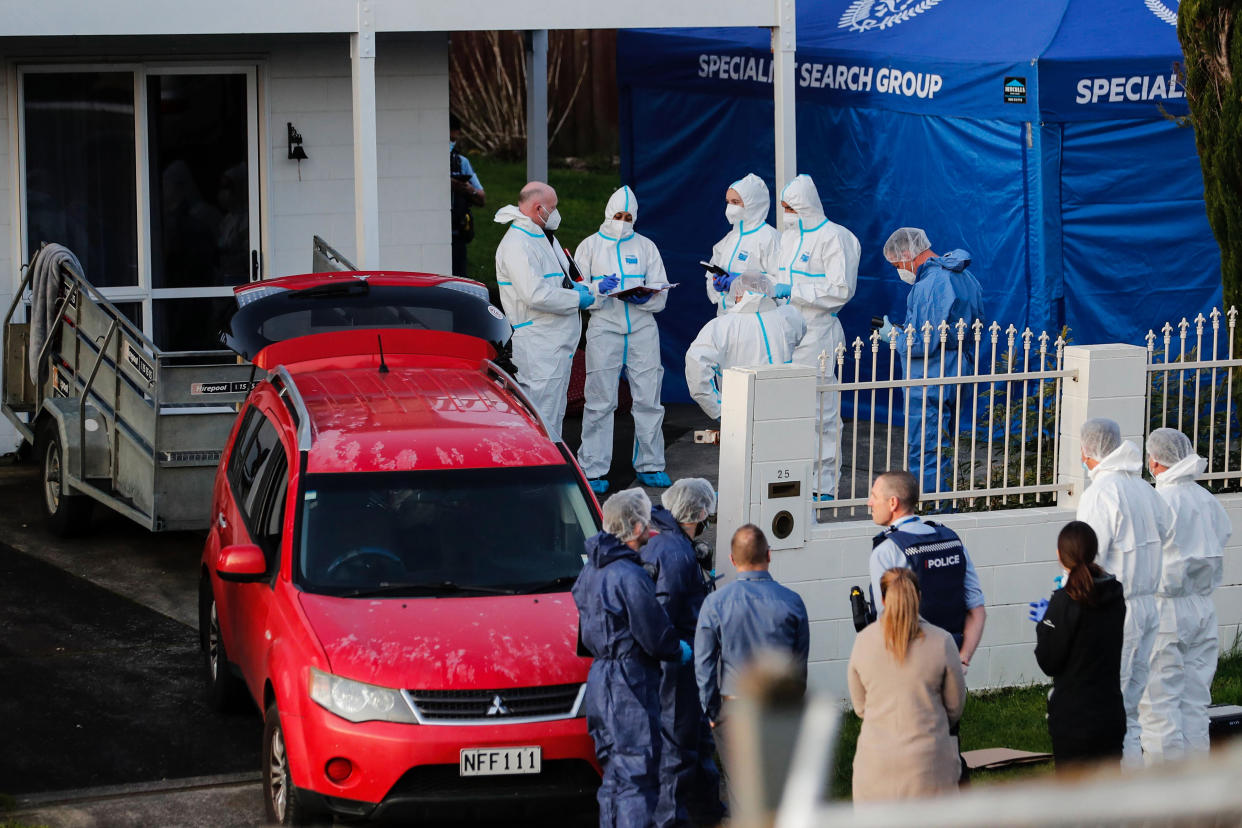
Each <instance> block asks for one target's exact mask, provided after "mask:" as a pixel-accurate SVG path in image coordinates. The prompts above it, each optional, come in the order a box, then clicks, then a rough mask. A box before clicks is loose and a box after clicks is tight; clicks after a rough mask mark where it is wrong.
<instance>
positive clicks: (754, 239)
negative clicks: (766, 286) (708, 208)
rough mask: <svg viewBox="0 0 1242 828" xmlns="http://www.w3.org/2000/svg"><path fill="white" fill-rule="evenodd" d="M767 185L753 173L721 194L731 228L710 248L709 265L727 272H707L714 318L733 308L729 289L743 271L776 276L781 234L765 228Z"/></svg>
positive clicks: (770, 228)
mask: <svg viewBox="0 0 1242 828" xmlns="http://www.w3.org/2000/svg"><path fill="white" fill-rule="evenodd" d="M770 206H771V199H770V198H769V197H768V185H767V184H764V183H763V179H762V178H760V177H759V176H757V175H755V174H754V173H750V174H749V175H747V176H746V177H745V178H742V179H741V180H739V181H734V182H733V183H732V184H730V185H729V189H728V190H725V220H726V221H728V222H729V224H731V225H733V229H731V230H730V231H729V232H728V233H726V234H725V237H724V238H723V239H721V240H720V241H718V242H716V245H715V247H713V248H712V257H711V259H710V260H709V261H708V263H709V264H713V265H716V266H717V267H719V268H720V269H722V270H724V271H726V272H727V274H728V275H721V274H718V273H712V272H711V271H710V270H709V271H708V272H707V301H709V302H711V303H712V304H714V305H715V306H716V315H717V316H724V315H725V313H726V312H728V310H729V308H730V307H731V306H732V305H733V299H732V296H731V294H730V291H729V285H731V284H732V283H733V280H734V279H736V278H737V277H738V276H740V275H742V273H743V272H745V271H747V270H757V271H760V272H761V273H766V274H768V275H769V276H771V275H774V274H775V273H776V254H777V253H778V252H779V251H780V247H781V234H780V231H779V230H777V229H776V228H775V227H773V226H772V225H770V224H768V208H769V207H770Z"/></svg>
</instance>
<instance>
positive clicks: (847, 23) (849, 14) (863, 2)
mask: <svg viewBox="0 0 1242 828" xmlns="http://www.w3.org/2000/svg"><path fill="white" fill-rule="evenodd" d="M1155 1H1156V0H1148V3H1153V2H1155ZM938 3H940V0H854V2H853V3H850V7H849V8H848V9H846V10H845V14H843V15H841V20H840V21H838V22H837V28H840V29H849V30H850V31H851V32H866V31H870V30H872V29H888V28H891V27H893V26H896V25H897V24H898V23H905V22H906V21H907V20H909V19H911V18H912V17H917V16H918V15H920V14H922V13H923V12H925V11H927V10H928V9H930V8H931V7H932V6H935V5H937V4H938Z"/></svg>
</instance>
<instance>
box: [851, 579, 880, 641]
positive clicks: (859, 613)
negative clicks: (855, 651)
mask: <svg viewBox="0 0 1242 828" xmlns="http://www.w3.org/2000/svg"><path fill="white" fill-rule="evenodd" d="M850 611H851V612H852V613H853V615H854V632H862V631H863V630H864V629H866V627H867V625H868V624H870V623H871V622H872V621H874V620H875V610H873V609H872V608H871V602H870V601H868V600H867V597H866V596H865V595H863V592H862V590H861V589H859V588H858V587H856V586H854V587H850Z"/></svg>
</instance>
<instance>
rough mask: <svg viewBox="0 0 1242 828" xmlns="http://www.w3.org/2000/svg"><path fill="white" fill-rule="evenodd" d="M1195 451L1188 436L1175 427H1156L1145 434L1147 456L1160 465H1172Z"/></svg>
mask: <svg viewBox="0 0 1242 828" xmlns="http://www.w3.org/2000/svg"><path fill="white" fill-rule="evenodd" d="M1194 453H1195V449H1194V447H1193V446H1192V445H1190V438H1189V437H1187V436H1186V435H1185V434H1182V433H1181V432H1180V431H1178V430H1177V429H1175V428H1158V429H1156V430H1155V431H1153V432H1152V433H1151V434H1149V435H1148V436H1147V456H1148V457H1150V458H1151V459H1152V460H1155V461H1156V462H1157V463H1159V464H1160V465H1162V466H1173V465H1176V464H1177V463H1178V462H1179V461H1181V460H1185V459H1186V458H1187V457H1189V456H1190V455H1192V454H1194Z"/></svg>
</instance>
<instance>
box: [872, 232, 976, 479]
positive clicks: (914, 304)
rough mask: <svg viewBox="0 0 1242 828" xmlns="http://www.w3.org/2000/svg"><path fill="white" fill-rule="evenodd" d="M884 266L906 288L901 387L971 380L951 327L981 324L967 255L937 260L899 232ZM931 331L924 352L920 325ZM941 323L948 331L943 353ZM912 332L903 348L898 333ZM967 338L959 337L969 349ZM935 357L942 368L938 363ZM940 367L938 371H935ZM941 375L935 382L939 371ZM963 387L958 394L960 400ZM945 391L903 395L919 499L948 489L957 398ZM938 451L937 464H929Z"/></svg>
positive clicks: (920, 236)
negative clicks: (910, 382) (911, 382)
mask: <svg viewBox="0 0 1242 828" xmlns="http://www.w3.org/2000/svg"><path fill="white" fill-rule="evenodd" d="M884 258H885V259H887V260H888V262H889V264H891V265H892V266H893V267H895V268H897V275H898V276H899V277H900V278H901V280H902V281H903V282H905V283H906V284H908V285H912V286H913V287H912V288H911V290H910V295H909V297H908V298H907V299H906V319H905V323H904V324H903V325H902V327H901V328H899V329H898V330H897V351H898V353H900V354H901V362H902V367H903V370H904V372H905V377H906V379H921V378H923V377H939V376H946V377H950V376H957V375H958V373H959V372H960V373H961V374H962V375H963V376H965V375H967V374H970V373H971V372H972V370H973V369H972V367H971V365H970V363H971V354H970V352H969V349H967V352H966V353H965V354H962V353H959V351H958V347H957V329H956V328H955V327H953V326H955V325H956V324H957V321H958V320H959V319H964V320H965V321H966V324H967V325H968V326H969V325H971V324H972V323H974V321H975V320H976V319H979V320H982V319H983V290H982V288H980V287H979V282H978V281H977V280H976V279H975V277H974V276H973V275H972V274H971V272H970V271H969V270H967V269H966V268H967V267H968V266H969V265H970V254H969V253H967V252H966V251H965V250H950V251H949V252H948V253H946V254H945V255H943V256H937V255H936V254H935V253H934V252H933V251H932V249H931V242H930V241H928V239H927V233H925V232H924V231H922V230H920V229H919V228H917V227H901V228H898V229H897V230H894V231H893V234H892V235H891V236H889V237H888V241H887V242H885V243H884ZM925 322H930V323H931V326H932V336H931V345H930V346H929V347H928V346H925V345H924V342H923V323H925ZM941 322H947V323H948V324H949V326H950V328H949V335H948V339H947V340H946V341H945V344H944V348H943V353H942V350H941V345H940V333H939V331H938V330H936V329H937V327H938V326H939V325H940V323H941ZM910 325H913V326H914V342H913V344H908V343H907V335H906V333H905V332H904V330H903V329H904V328H905V327H907V326H910ZM892 330H893V325H892V323H890V322H889V321H888V317H887V316H886V317H884V327H882V328H881V329H880V335H881V336H882V337H883V338H884V341H885V342H887V341H888V336H889V332H890V331H892ZM971 336H972V332H971V330H970V329H969V328H967V330H966V342H967V343H969V342H970V339H971ZM942 357H943V362H942ZM942 366H943V367H942ZM942 370H943V374H942V373H941V371H942ZM970 389H971V386H966V387H965V388H963V389H962V390H963V397H965V396H966V395H967V394H968V393H972V392H971V391H970ZM954 391H955V389H954V387H953V386H951V385H949V386H944V385H931V386H914V387H913V388H907V389H906V414H907V416H908V418H909V422H908V425H907V427H906V447H907V457H908V460H909V468H910V472H911V474H913V475H914V476H915V477H917V478H919V482H920V484H921V486H922V489H923V492H924V493H931V492H947V491H949V489H950V488H951V487H952V469H953V439H952V435H953V431H952V429H953V414H954V407H955V401H956V399H957V394H956V393H954ZM937 451H939V458H937Z"/></svg>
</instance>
